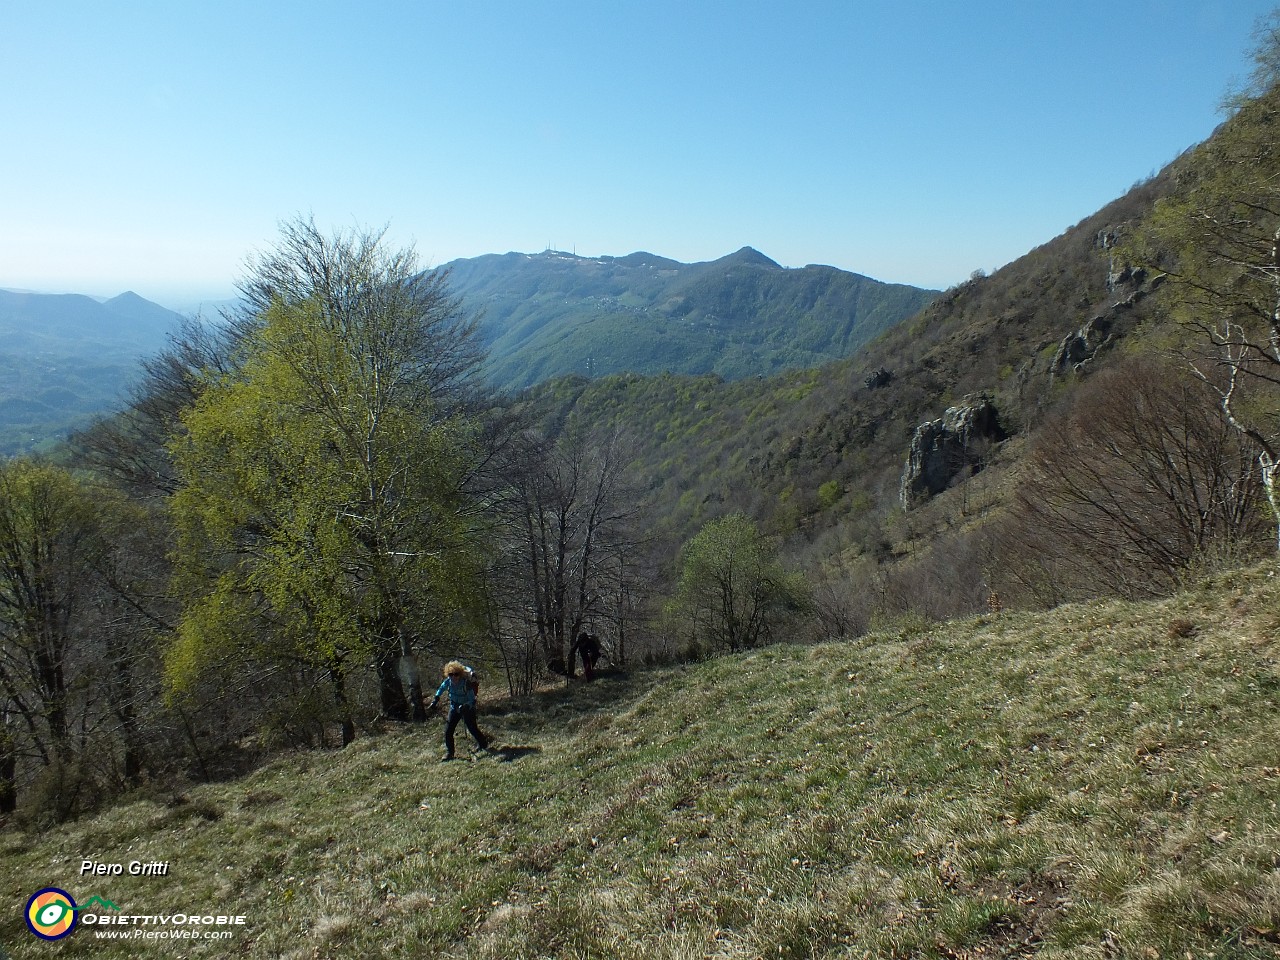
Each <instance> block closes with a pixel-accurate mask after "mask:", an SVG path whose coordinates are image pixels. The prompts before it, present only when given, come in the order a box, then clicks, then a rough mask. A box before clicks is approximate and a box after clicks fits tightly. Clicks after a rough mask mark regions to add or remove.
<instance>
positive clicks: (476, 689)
mask: <svg viewBox="0 0 1280 960" xmlns="http://www.w3.org/2000/svg"><path fill="white" fill-rule="evenodd" d="M467 689H468V690H470V691H471V692H472V693H473V694H475V695H476V696H477V697H478V696H480V673H479V671H477V670H473V669H468V670H467Z"/></svg>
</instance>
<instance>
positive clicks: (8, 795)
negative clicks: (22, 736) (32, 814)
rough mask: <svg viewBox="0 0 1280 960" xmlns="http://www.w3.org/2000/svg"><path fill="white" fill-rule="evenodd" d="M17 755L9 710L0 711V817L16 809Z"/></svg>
mask: <svg viewBox="0 0 1280 960" xmlns="http://www.w3.org/2000/svg"><path fill="white" fill-rule="evenodd" d="M17 774H18V754H17V750H16V748H15V744H14V739H13V735H12V734H11V733H9V710H8V708H7V707H6V708H5V709H4V710H3V711H0V816H2V815H4V814H6V813H13V811H14V810H16V809H17V808H18V777H17Z"/></svg>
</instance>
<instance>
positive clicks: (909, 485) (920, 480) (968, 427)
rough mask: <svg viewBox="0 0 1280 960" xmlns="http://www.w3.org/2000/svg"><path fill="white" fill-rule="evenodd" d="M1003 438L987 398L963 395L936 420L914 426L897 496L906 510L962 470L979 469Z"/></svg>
mask: <svg viewBox="0 0 1280 960" xmlns="http://www.w3.org/2000/svg"><path fill="white" fill-rule="evenodd" d="M1006 437H1007V434H1006V433H1005V431H1004V428H1003V427H1001V426H1000V417H999V414H998V412H997V411H996V407H995V404H994V403H992V402H991V398H990V397H987V396H983V395H978V396H972V397H966V398H965V399H964V400H963V401H962V402H961V403H958V404H956V405H955V406H954V407H948V408H947V410H946V412H945V413H944V414H943V415H942V419H940V420H932V421H930V422H928V423H922V424H920V426H918V427H916V432H915V435H914V436H913V437H912V438H911V449H910V451H909V452H908V454H907V467H906V470H904V471H903V474H902V483H901V486H900V488H899V496H900V497H901V500H902V506H903V508H904V509H906V510H910V509H912V508H914V507H917V506H919V505H920V504H921V503H924V502H925V501H926V500H928V499H929V498H930V497H932V496H934V495H935V494H938V493H941V492H942V491H943V490H945V489H947V487H949V486H950V485H951V483H952V482H953V481H954V480H955V479H956V478H957V477H958V476H960V475H961V474H962V473H976V472H977V471H978V470H981V469H982V466H983V459H984V457H985V455H986V454H987V453H989V452H990V449H991V446H992V445H993V444H995V443H999V442H1000V441H1002V440H1004V439H1005V438H1006Z"/></svg>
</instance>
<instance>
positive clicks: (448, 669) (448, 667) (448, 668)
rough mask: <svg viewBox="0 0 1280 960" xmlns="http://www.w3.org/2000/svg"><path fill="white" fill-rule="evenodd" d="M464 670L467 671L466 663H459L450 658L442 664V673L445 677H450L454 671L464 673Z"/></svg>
mask: <svg viewBox="0 0 1280 960" xmlns="http://www.w3.org/2000/svg"><path fill="white" fill-rule="evenodd" d="M466 672H467V667H466V664H464V663H459V662H458V661H457V660H450V661H449V662H448V663H446V664H445V665H444V675H445V676H446V677H451V676H453V675H454V674H455V673H461V674H464V675H465V674H466Z"/></svg>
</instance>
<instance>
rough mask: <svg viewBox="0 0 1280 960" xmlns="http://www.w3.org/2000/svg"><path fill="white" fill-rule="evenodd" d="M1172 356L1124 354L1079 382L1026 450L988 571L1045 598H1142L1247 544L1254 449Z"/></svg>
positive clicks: (1254, 501) (1255, 501) (1253, 526)
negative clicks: (1065, 406)
mask: <svg viewBox="0 0 1280 960" xmlns="http://www.w3.org/2000/svg"><path fill="white" fill-rule="evenodd" d="M1182 371H1183V368H1179V367H1178V366H1176V365H1174V364H1170V363H1168V362H1162V361H1157V360H1151V359H1146V360H1143V359H1131V360H1128V361H1125V362H1123V363H1121V364H1119V365H1118V366H1116V367H1114V368H1112V369H1109V370H1105V371H1103V372H1101V373H1099V374H1098V375H1097V376H1096V377H1095V378H1094V379H1093V380H1091V381H1090V382H1088V383H1086V384H1085V385H1084V386H1083V387H1081V389H1080V392H1079V394H1078V395H1077V397H1076V399H1075V401H1074V403H1073V404H1072V406H1071V408H1070V409H1069V410H1067V411H1066V412H1065V413H1064V414H1062V415H1060V416H1059V417H1057V418H1056V419H1053V420H1051V421H1049V422H1046V424H1045V426H1044V428H1043V430H1042V431H1041V435H1040V438H1039V440H1038V441H1037V442H1036V444H1035V446H1034V447H1033V448H1032V449H1031V451H1030V452H1029V453H1028V456H1027V458H1026V461H1025V463H1024V466H1023V470H1022V476H1021V482H1020V483H1019V486H1018V488H1017V491H1016V494H1015V496H1014V505H1013V510H1012V515H1011V518H1010V520H1009V522H1008V523H1007V525H1006V528H1005V530H1004V535H1003V543H1004V545H1003V549H1002V550H1000V551H997V554H998V555H1001V556H1003V557H1004V562H1003V563H1002V564H1001V567H1002V569H1001V570H1000V571H999V572H998V575H999V576H1000V578H1001V579H1002V580H1004V581H1006V582H1009V581H1012V582H1014V583H1016V584H1017V585H1018V586H1019V587H1020V588H1021V590H1022V592H1023V593H1024V594H1027V593H1029V594H1031V595H1034V596H1035V597H1036V599H1037V600H1038V601H1039V602H1041V603H1053V602H1057V601H1060V600H1064V599H1068V598H1072V597H1074V596H1079V595H1082V594H1083V595H1091V594H1094V593H1097V592H1098V591H1099V590H1102V591H1105V592H1110V593H1115V594H1119V595H1122V596H1150V595H1154V594H1159V593H1161V592H1163V591H1165V590H1168V589H1169V588H1171V587H1173V586H1174V585H1175V584H1176V583H1177V582H1178V578H1179V577H1180V576H1181V574H1182V572H1183V571H1184V570H1186V568H1187V567H1188V566H1190V565H1192V564H1194V563H1196V562H1197V561H1199V560H1201V559H1203V558H1206V557H1208V556H1210V555H1212V554H1214V553H1217V552H1232V551H1240V552H1245V551H1250V550H1256V549H1257V547H1258V543H1259V538H1260V535H1261V531H1262V530H1264V529H1265V526H1266V524H1265V515H1264V512H1263V511H1261V510H1260V509H1259V505H1260V498H1259V481H1258V478H1257V476H1256V475H1255V474H1254V472H1253V470H1252V466H1251V464H1252V462H1253V458H1254V457H1255V455H1256V450H1255V449H1254V448H1253V447H1252V445H1250V444H1249V443H1247V442H1242V438H1241V437H1240V436H1239V435H1238V434H1237V433H1236V432H1235V431H1234V430H1232V428H1231V427H1230V425H1228V424H1227V423H1226V422H1225V421H1224V420H1223V418H1222V416H1221V413H1220V411H1219V410H1218V408H1217V405H1216V404H1215V403H1214V397H1213V395H1212V393H1211V392H1209V391H1208V390H1206V389H1205V388H1204V387H1203V386H1202V385H1201V384H1200V383H1198V382H1197V381H1196V380H1194V379H1193V378H1191V377H1189V376H1187V375H1186V373H1185V372H1182Z"/></svg>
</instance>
